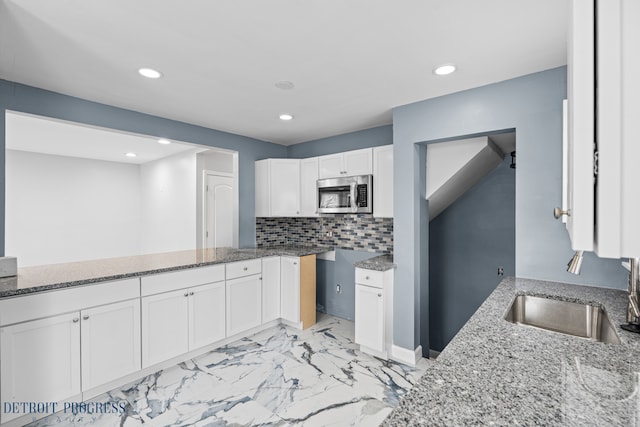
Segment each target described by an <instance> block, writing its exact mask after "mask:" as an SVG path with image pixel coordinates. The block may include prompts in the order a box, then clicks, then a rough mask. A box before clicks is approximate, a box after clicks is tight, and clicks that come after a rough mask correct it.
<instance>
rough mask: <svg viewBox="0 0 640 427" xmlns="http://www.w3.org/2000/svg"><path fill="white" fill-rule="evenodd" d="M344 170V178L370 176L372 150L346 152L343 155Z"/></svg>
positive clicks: (371, 171) (371, 170)
mask: <svg viewBox="0 0 640 427" xmlns="http://www.w3.org/2000/svg"><path fill="white" fill-rule="evenodd" d="M343 161H344V170H345V172H346V173H345V175H346V176H354V175H371V174H372V173H373V150H372V149H371V148H365V149H362V150H354V151H347V152H346V153H344V160H343Z"/></svg>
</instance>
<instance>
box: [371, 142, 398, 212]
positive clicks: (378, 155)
mask: <svg viewBox="0 0 640 427" xmlns="http://www.w3.org/2000/svg"><path fill="white" fill-rule="evenodd" d="M373 216H374V217H376V218H393V145H385V146H382V147H375V148H374V149H373Z"/></svg>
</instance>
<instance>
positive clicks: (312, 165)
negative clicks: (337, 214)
mask: <svg viewBox="0 0 640 427" xmlns="http://www.w3.org/2000/svg"><path fill="white" fill-rule="evenodd" d="M317 180H318V158H317V157H312V158H310V159H303V160H300V215H301V216H318V187H317V185H316V181H317Z"/></svg>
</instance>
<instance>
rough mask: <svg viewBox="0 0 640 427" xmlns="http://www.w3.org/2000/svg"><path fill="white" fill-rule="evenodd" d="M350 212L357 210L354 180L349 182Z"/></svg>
mask: <svg viewBox="0 0 640 427" xmlns="http://www.w3.org/2000/svg"><path fill="white" fill-rule="evenodd" d="M351 212H354V213H355V212H358V194H357V192H356V183H355V182H352V183H351Z"/></svg>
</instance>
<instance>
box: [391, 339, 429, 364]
mask: <svg viewBox="0 0 640 427" xmlns="http://www.w3.org/2000/svg"><path fill="white" fill-rule="evenodd" d="M391 358H392V359H393V360H395V361H397V362H400V363H404V364H405V365H409V366H416V364H417V363H418V361H419V360H420V359H422V346H421V345H419V346H418V347H416V349H415V350H409V349H406V348H404V347H399V346H397V345H395V344H394V345H392V346H391Z"/></svg>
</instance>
